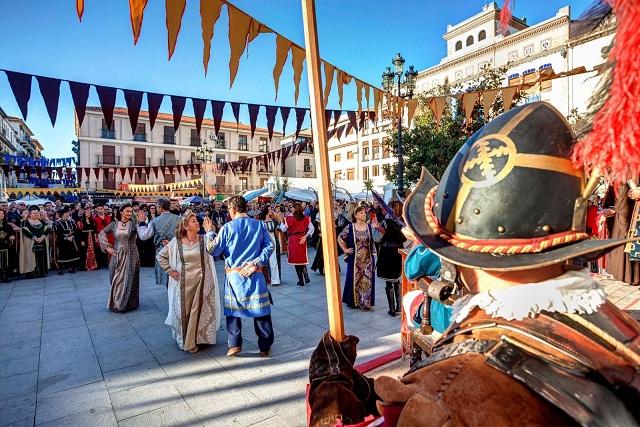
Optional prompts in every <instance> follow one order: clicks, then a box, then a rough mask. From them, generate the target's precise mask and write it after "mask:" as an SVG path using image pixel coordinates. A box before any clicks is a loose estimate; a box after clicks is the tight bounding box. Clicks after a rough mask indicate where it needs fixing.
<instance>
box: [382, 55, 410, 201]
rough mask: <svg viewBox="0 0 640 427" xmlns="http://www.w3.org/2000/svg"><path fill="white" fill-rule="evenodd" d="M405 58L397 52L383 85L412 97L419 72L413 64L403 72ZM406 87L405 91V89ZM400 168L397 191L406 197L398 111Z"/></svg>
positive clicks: (385, 74)
mask: <svg viewBox="0 0 640 427" xmlns="http://www.w3.org/2000/svg"><path fill="white" fill-rule="evenodd" d="M404 62H405V60H404V58H403V57H402V55H400V53H396V56H395V57H394V58H393V60H392V61H391V63H392V64H393V70H391V67H387V69H386V70H385V71H384V72H383V73H382V87H383V88H384V90H386V91H387V92H391V91H393V89H394V86H396V87H395V89H396V90H397V94H396V95H398V96H399V97H401V98H407V99H411V98H412V97H413V90H414V89H415V88H416V80H417V78H418V72H417V71H416V70H415V69H414V68H413V65H410V66H409V69H408V70H407V71H406V72H404V74H403V67H404ZM403 89H404V91H403ZM398 114H399V116H398V118H397V119H398V150H397V151H398V170H397V177H398V178H397V181H398V190H397V193H398V195H399V196H400V197H403V198H404V158H403V155H404V153H403V150H402V113H401V112H400V111H398Z"/></svg>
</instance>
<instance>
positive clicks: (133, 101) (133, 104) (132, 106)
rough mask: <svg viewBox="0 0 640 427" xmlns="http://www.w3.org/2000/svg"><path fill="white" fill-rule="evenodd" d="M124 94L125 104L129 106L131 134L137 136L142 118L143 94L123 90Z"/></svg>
mask: <svg viewBox="0 0 640 427" xmlns="http://www.w3.org/2000/svg"><path fill="white" fill-rule="evenodd" d="M122 92H124V102H125V103H126V104H127V114H128V115H129V123H130V124H131V132H132V133H134V134H135V133H136V129H137V127H138V118H139V117H140V107H141V105H142V95H143V92H139V91H137V90H128V89H122Z"/></svg>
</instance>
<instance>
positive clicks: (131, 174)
mask: <svg viewBox="0 0 640 427" xmlns="http://www.w3.org/2000/svg"><path fill="white" fill-rule="evenodd" d="M135 170H136V168H127V172H129V181H133V172H135Z"/></svg>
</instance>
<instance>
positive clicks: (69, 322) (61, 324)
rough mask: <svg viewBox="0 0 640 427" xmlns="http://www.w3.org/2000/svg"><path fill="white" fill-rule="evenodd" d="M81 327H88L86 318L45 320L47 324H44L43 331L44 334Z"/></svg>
mask: <svg viewBox="0 0 640 427" xmlns="http://www.w3.org/2000/svg"><path fill="white" fill-rule="evenodd" d="M79 326H84V327H86V326H87V325H86V322H85V320H84V316H74V317H66V318H62V319H56V320H45V322H44V323H43V324H42V330H43V332H49V331H57V330H60V329H66V328H75V327H79Z"/></svg>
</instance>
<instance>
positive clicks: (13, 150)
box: [0, 108, 21, 156]
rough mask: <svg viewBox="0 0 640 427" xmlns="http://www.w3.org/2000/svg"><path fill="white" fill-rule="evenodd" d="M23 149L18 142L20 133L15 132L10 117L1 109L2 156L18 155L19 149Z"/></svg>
mask: <svg viewBox="0 0 640 427" xmlns="http://www.w3.org/2000/svg"><path fill="white" fill-rule="evenodd" d="M19 147H21V145H20V142H19V140H18V132H16V131H15V129H14V128H13V126H12V125H11V122H9V116H8V115H7V113H5V112H4V110H3V109H2V108H0V152H1V153H2V154H11V155H14V156H15V155H17V153H18V148H19Z"/></svg>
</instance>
